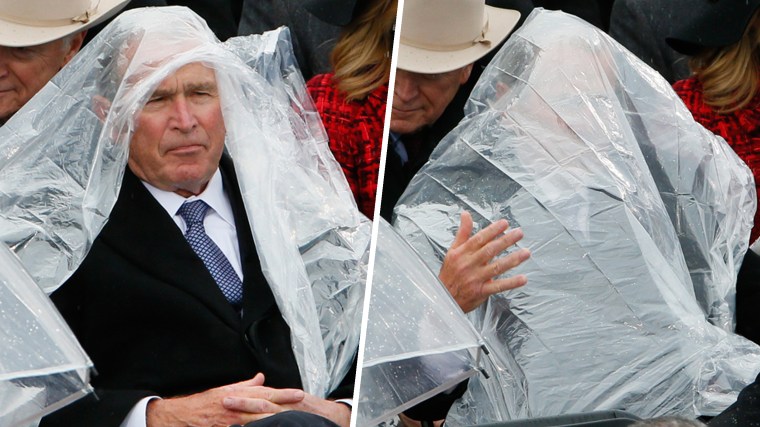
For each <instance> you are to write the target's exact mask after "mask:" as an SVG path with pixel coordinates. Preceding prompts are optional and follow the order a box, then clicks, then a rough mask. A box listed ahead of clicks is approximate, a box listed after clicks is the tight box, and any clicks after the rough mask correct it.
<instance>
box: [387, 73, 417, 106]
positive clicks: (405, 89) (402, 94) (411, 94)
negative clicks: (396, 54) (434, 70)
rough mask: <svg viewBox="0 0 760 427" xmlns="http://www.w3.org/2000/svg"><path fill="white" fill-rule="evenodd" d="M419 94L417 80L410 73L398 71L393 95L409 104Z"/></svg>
mask: <svg viewBox="0 0 760 427" xmlns="http://www.w3.org/2000/svg"><path fill="white" fill-rule="evenodd" d="M418 94H419V88H418V85H417V80H416V79H415V78H414V76H412V75H411V74H410V73H408V72H406V71H403V70H396V83H395V86H394V88H393V95H394V96H395V97H397V98H399V100H400V101H403V102H409V101H411V100H412V99H414V98H415V97H416V96H417V95H418Z"/></svg>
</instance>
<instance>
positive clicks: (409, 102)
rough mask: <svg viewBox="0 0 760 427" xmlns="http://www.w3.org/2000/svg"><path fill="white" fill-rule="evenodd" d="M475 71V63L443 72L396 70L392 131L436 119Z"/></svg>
mask: <svg viewBox="0 0 760 427" xmlns="http://www.w3.org/2000/svg"><path fill="white" fill-rule="evenodd" d="M471 71H472V64H470V65H467V66H465V67H462V68H459V69H456V70H454V71H449V72H447V73H439V74H421V73H413V72H410V71H405V70H396V83H395V86H394V89H393V111H392V113H391V131H392V132H396V133H399V134H402V135H403V134H409V133H413V132H416V131H418V130H420V129H421V128H423V127H425V126H430V125H432V124H433V123H435V121H436V120H438V118H439V117H441V114H443V111H444V110H445V109H446V107H447V106H448V105H449V103H450V102H451V100H452V99H454V95H456V93H457V91H458V90H459V86H461V85H462V84H463V83H465V82H466V81H467V79H469V78H470V72H471Z"/></svg>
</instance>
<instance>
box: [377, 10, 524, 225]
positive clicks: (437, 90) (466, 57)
mask: <svg viewBox="0 0 760 427" xmlns="http://www.w3.org/2000/svg"><path fill="white" fill-rule="evenodd" d="M502 3H503V2H502ZM513 3H514V7H515V8H518V9H520V10H526V11H527V10H530V9H532V5H530V6H529V5H527V3H529V2H527V3H526V2H519V1H515V2H513ZM523 3H526V4H525V5H523ZM520 18H521V13H520V12H518V11H517V10H513V9H502V8H497V7H492V6H488V5H486V4H485V1H484V0H465V1H461V0H445V1H439V0H408V1H406V2H404V9H403V20H402V25H401V37H400V43H399V50H398V63H397V67H396V80H395V87H394V90H393V111H392V113H391V126H390V130H391V134H390V138H389V143H388V148H387V149H388V156H387V160H386V166H385V167H386V170H385V180H384V184H383V198H382V204H381V215H382V216H383V217H384V218H385V219H387V220H388V221H390V220H391V215H392V212H393V207H394V206H395V204H396V202H397V201H398V199H399V197H400V196H401V194H402V193H403V192H404V190H405V189H406V186H407V184H409V181H410V180H411V178H412V177H413V176H414V174H415V173H416V172H417V171H418V170H419V168H420V167H421V166H422V165H423V164H424V163H425V162H426V161H427V159H428V157H429V156H430V153H431V152H432V151H433V148H435V146H436V145H437V144H438V141H440V140H441V138H443V136H445V135H446V133H448V131H450V130H451V129H452V128H453V127H454V126H455V125H456V123H457V122H458V121H459V119H461V117H462V112H461V111H459V110H461V109H459V108H447V107H448V106H449V104H451V103H452V100H453V99H454V98H455V96H456V95H457V92H458V91H459V90H460V87H462V85H464V84H465V83H466V82H467V81H468V79H470V74H471V73H472V71H473V64H474V63H475V62H476V61H477V60H479V59H481V58H483V57H484V56H486V55H487V54H488V53H489V52H491V51H493V50H494V49H495V48H496V47H498V46H499V45H500V44H501V42H502V41H504V40H505V39H506V37H507V36H508V35H509V34H510V32H511V31H512V30H513V29H514V28H515V26H516V25H517V24H518V21H519V20H520ZM523 18H524V16H523ZM452 110H457V111H452ZM449 116H451V117H449Z"/></svg>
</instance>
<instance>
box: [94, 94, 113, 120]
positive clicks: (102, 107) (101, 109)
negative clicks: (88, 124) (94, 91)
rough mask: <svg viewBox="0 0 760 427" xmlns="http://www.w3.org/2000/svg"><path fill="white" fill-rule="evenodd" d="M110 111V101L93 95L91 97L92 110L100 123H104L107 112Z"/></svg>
mask: <svg viewBox="0 0 760 427" xmlns="http://www.w3.org/2000/svg"><path fill="white" fill-rule="evenodd" d="M110 109H111V101H109V100H108V99H106V98H105V97H102V96H100V95H95V96H93V97H92V110H93V111H94V112H95V115H96V116H98V118H99V119H100V121H101V122H105V121H106V117H108V110H110Z"/></svg>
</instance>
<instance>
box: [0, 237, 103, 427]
mask: <svg viewBox="0 0 760 427" xmlns="http://www.w3.org/2000/svg"><path fill="white" fill-rule="evenodd" d="M0 324H2V325H3V327H2V328H0V425H3V426H9V427H10V426H26V425H29V424H30V423H32V422H34V421H35V420H38V419H40V418H41V417H42V416H43V415H46V414H48V413H50V412H53V411H54V410H56V409H58V408H60V407H62V406H64V405H66V404H68V403H70V402H72V401H74V400H76V399H78V398H80V397H82V396H84V395H85V394H86V393H88V392H89V391H90V390H91V389H90V386H89V384H88V382H89V368H90V367H91V366H92V363H91V362H90V359H89V358H88V357H87V355H86V354H85V352H84V350H82V348H81V347H80V346H79V343H78V342H77V340H76V338H75V337H74V334H73V333H72V332H71V330H69V328H68V326H67V325H66V322H64V320H63V319H62V318H61V316H60V315H59V314H58V311H57V310H56V309H55V307H54V306H53V304H52V303H51V302H50V299H48V297H47V296H46V295H45V294H44V293H43V292H42V290H40V288H39V287H37V286H36V285H35V284H34V281H33V280H32V278H31V277H30V276H29V275H28V274H27V273H26V271H25V270H24V267H23V266H22V265H21V263H19V261H18V259H17V258H16V257H15V256H14V255H13V254H12V253H11V252H10V251H9V250H8V248H6V247H4V246H2V245H0Z"/></svg>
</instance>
